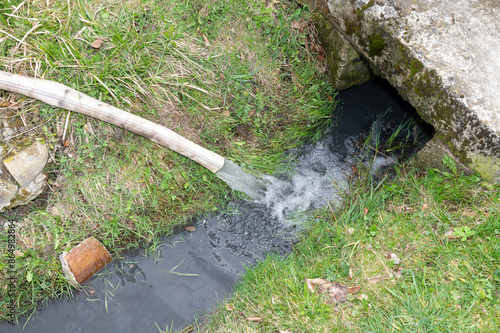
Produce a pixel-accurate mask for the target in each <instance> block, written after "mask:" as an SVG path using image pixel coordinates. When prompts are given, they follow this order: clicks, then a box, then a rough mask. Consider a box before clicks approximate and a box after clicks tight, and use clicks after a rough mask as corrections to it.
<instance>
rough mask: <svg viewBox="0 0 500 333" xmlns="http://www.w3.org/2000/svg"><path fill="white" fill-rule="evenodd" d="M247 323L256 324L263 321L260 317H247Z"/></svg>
mask: <svg viewBox="0 0 500 333" xmlns="http://www.w3.org/2000/svg"><path fill="white" fill-rule="evenodd" d="M247 320H248V321H257V322H263V321H264V319H262V318H260V317H249V318H247Z"/></svg>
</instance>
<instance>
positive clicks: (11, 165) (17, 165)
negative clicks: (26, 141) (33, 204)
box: [3, 142, 49, 188]
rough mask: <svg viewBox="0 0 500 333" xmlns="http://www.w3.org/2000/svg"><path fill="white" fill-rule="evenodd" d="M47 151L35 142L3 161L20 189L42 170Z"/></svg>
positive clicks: (47, 155)
mask: <svg viewBox="0 0 500 333" xmlns="http://www.w3.org/2000/svg"><path fill="white" fill-rule="evenodd" d="M48 157H49V150H48V148H47V146H46V145H44V144H41V143H39V142H35V143H34V144H32V145H31V146H29V147H27V148H25V149H23V150H21V151H20V152H18V153H17V154H15V155H14V156H12V157H10V158H8V159H6V160H4V161H3V164H4V165H5V167H6V168H7V170H9V172H10V174H11V175H12V177H14V179H15V180H16V181H17V183H18V184H19V186H21V188H25V187H27V186H28V184H30V183H31V182H32V181H33V180H34V179H35V178H36V177H37V176H38V175H39V174H40V173H41V172H42V170H43V168H44V167H45V164H46V163H47V159H48Z"/></svg>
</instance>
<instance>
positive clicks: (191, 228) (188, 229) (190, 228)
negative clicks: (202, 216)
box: [185, 227, 196, 231]
mask: <svg viewBox="0 0 500 333" xmlns="http://www.w3.org/2000/svg"><path fill="white" fill-rule="evenodd" d="M185 229H186V230H187V231H196V228H195V227H186V228H185Z"/></svg>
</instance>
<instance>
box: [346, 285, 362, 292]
mask: <svg viewBox="0 0 500 333" xmlns="http://www.w3.org/2000/svg"><path fill="white" fill-rule="evenodd" d="M347 290H348V291H349V294H356V293H357V292H359V291H360V290H361V286H354V287H347Z"/></svg>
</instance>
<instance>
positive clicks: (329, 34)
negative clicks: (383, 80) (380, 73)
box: [313, 14, 373, 90]
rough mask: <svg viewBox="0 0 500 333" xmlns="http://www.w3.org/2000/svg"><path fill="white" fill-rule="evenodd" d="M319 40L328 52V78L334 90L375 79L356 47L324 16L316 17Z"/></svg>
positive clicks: (314, 19) (314, 18)
mask: <svg viewBox="0 0 500 333" xmlns="http://www.w3.org/2000/svg"><path fill="white" fill-rule="evenodd" d="M313 21H314V24H315V26H316V30H317V31H318V39H319V41H320V43H321V45H322V46H323V48H324V49H325V50H328V51H327V52H326V64H327V67H328V76H329V78H330V82H331V84H332V86H333V88H334V89H336V90H345V89H347V88H350V87H352V86H355V85H359V84H362V83H365V82H367V81H369V80H370V79H372V78H373V72H372V70H371V68H370V65H369V64H368V63H367V62H366V61H365V60H363V57H362V56H360V54H359V53H358V52H357V51H356V50H355V49H354V47H353V46H352V45H351V44H350V43H349V42H348V41H347V40H346V39H345V38H344V37H343V36H342V34H340V33H339V32H338V31H337V30H335V29H333V28H332V25H331V24H330V23H329V22H328V20H326V19H325V18H324V17H323V16H322V15H318V14H316V15H314V16H313Z"/></svg>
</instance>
